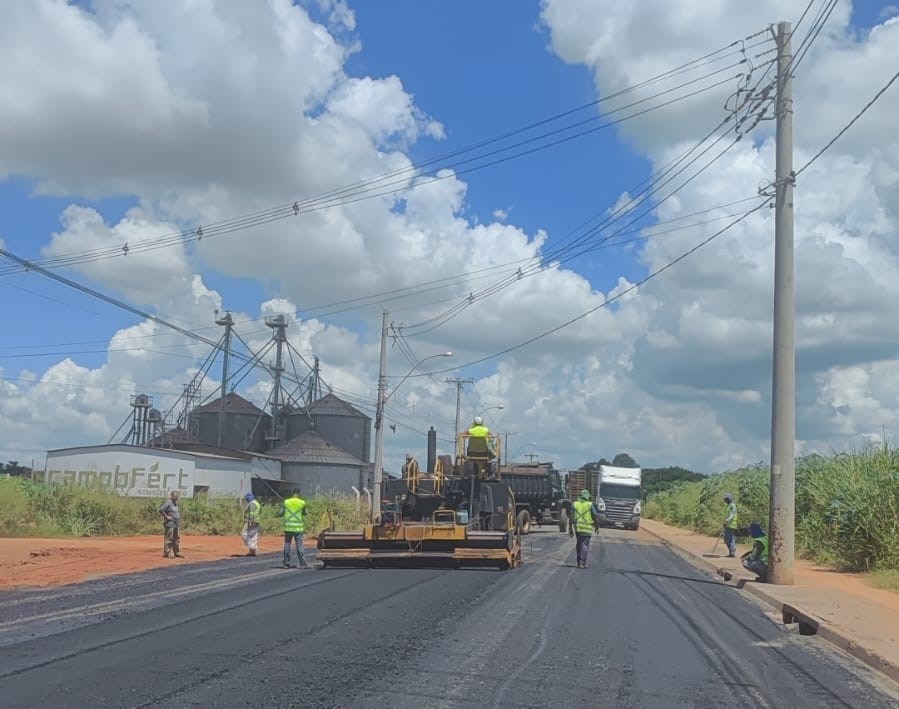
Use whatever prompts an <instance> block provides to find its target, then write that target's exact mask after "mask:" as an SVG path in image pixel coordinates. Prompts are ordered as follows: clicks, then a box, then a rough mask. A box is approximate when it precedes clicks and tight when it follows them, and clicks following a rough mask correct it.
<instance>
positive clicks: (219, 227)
mask: <svg viewBox="0 0 899 709" xmlns="http://www.w3.org/2000/svg"><path fill="white" fill-rule="evenodd" d="M766 41H767V40H766ZM766 41H762V42H759V43H757V44H754V45H750V47H753V46H759V45H761V44H764V43H765V42H766ZM738 44H740V41H736V42H733V43H731V44H730V45H727V46H726V47H723V48H721V49H719V50H716V51H714V52H710V53H708V54H706V55H703V56H702V57H700V58H698V59H695V60H692V61H691V62H687V63H685V64H683V65H681V66H680V67H678V68H676V69H673V70H669V71H667V72H663V73H662V74H660V75H657V76H656V77H653V78H652V79H648V80H646V81H643V82H640V83H639V84H636V85H635V86H631V87H627V88H626V89H623V90H621V91H619V92H616V93H613V94H610V95H608V96H604V97H601V98H599V99H596V100H595V101H592V102H589V103H587V104H583V105H582V106H579V107H577V108H575V109H571V110H568V111H565V112H562V113H559V114H556V115H555V116H552V117H550V118H547V119H543V120H541V121H538V122H536V123H532V124H530V125H529V126H525V127H524V128H520V129H516V130H514V131H510V132H507V133H505V134H503V135H501V136H498V137H496V138H492V139H488V140H486V141H482V142H480V143H478V144H476V145H475V146H473V147H469V148H464V149H461V150H458V151H455V152H453V153H449V154H448V156H443V158H441V157H438V158H433V159H431V160H428V161H425V162H423V163H418V164H416V165H412V166H410V167H408V168H404V169H403V170H400V171H394V172H393V173H388V174H387V176H382V177H378V178H373V179H372V180H368V181H363V182H360V183H356V184H355V185H352V186H349V187H346V188H341V189H338V190H332V191H331V192H326V193H323V194H322V195H319V196H318V197H313V198H310V199H308V200H304V201H303V202H299V201H297V202H294V203H293V204H292V205H284V206H281V207H277V208H273V209H270V210H263V211H260V212H255V213H252V214H249V215H244V216H242V217H236V218H234V219H231V220H227V221H224V222H219V223H216V224H210V225H207V226H206V227H205V228H204V227H202V226H201V227H197V228H196V229H191V230H185V231H182V232H177V233H174V234H170V235H168V236H163V237H158V238H155V239H146V240H141V241H139V242H134V243H132V244H131V245H130V246H129V244H128V243H124V244H122V245H121V246H116V247H109V248H104V249H95V250H92V251H88V252H74V253H71V254H61V255H59V256H56V257H51V258H48V259H43V260H34V261H32V262H30V263H31V264H41V265H44V266H48V267H49V266H53V267H59V266H61V265H72V264H74V263H83V262H91V261H94V260H99V259H100V258H111V257H116V256H122V255H127V254H129V253H134V252H139V251H142V250H148V248H149V247H152V248H162V247H164V246H169V245H173V244H174V243H183V242H186V241H189V240H194V239H196V240H202V239H203V238H210V237H211V236H214V235H218V234H224V233H231V232H233V231H238V230H242V229H246V228H250V227H252V226H259V225H262V224H266V223H269V222H271V221H274V220H275V219H282V218H287V217H289V216H297V215H298V214H300V213H305V212H308V211H316V210H318V209H323V208H330V207H333V206H337V205H340V204H348V203H352V202H355V201H358V200H357V199H349V198H350V197H353V196H358V195H361V194H367V193H369V192H371V191H377V190H380V189H382V188H383V187H386V186H389V185H390V184H396V182H393V183H386V184H385V183H384V180H385V178H386V179H389V178H391V177H394V176H396V175H397V174H398V173H403V172H409V171H411V172H413V173H414V172H419V171H420V170H421V169H422V168H423V167H426V166H428V165H429V164H434V163H435V162H438V161H439V160H440V159H445V158H446V157H455V156H457V155H461V154H465V153H466V152H471V151H472V150H474V149H478V148H481V147H485V146H487V145H491V144H493V143H496V142H500V141H502V140H504V139H507V138H509V137H513V136H515V135H519V134H521V133H524V132H527V131H528V130H532V129H533V128H535V127H539V126H542V125H545V124H547V123H550V122H552V121H555V120H559V119H561V118H563V117H566V116H568V115H571V114H572V113H575V112H577V111H581V110H584V109H585V108H589V107H592V106H596V105H598V104H600V103H603V102H605V101H609V100H612V99H614V98H619V97H621V96H623V95H626V94H627V93H631V92H633V91H636V90H638V89H639V88H643V87H646V86H648V85H651V84H652V83H657V82H659V81H662V80H664V79H668V78H671V77H673V76H677V75H679V74H682V73H686V72H687V71H690V70H692V69H690V67H691V66H694V65H696V64H698V63H700V62H702V61H704V60H706V59H710V58H711V57H713V56H715V55H718V54H721V52H723V51H725V50H727V49H729V48H733V47H735V46H736V45H738ZM746 49H747V47H745V46H744V47H743V48H742V49H739V50H734V51H731V52H729V53H728V54H725V55H723V56H722V57H719V58H718V59H716V60H715V61H719V60H720V59H722V58H726V57H729V56H733V55H742V56H743V57H744V59H743V60H741V61H739V62H736V63H734V64H732V65H731V66H729V67H724V68H723V69H717V70H715V71H713V72H710V73H708V74H706V75H704V76H702V77H699V78H697V79H692V80H690V81H687V82H684V83H682V84H680V85H679V86H676V87H673V88H669V89H666V90H665V91H662V92H660V93H657V94H655V95H654V96H650V97H647V98H644V99H641V100H639V101H636V102H633V103H631V104H628V105H627V106H622V107H619V108H616V109H615V110H614V111H613V112H612V113H614V112H618V111H622V110H625V109H626V108H629V107H633V106H636V105H638V104H640V103H644V102H646V101H649V100H652V99H653V98H658V97H659V96H662V95H664V94H666V93H670V92H672V91H676V90H678V89H679V88H684V87H686V86H689V85H691V84H694V83H697V82H699V81H702V80H703V79H706V78H709V77H711V76H714V75H715V74H718V73H721V72H723V71H725V70H727V69H729V68H732V67H735V66H738V65H740V64H743V63H745V61H746V60H745V51H746ZM738 76H739V75H738ZM728 80H730V79H728ZM722 83H725V82H722ZM717 85H719V84H713V85H712V86H708V87H704V88H703V89H701V91H705V90H709V89H711V88H714V87H715V86H717ZM682 98H686V97H681V99H682ZM675 100H680V99H675ZM665 105H669V104H668V103H665V104H662V105H659V106H655V107H652V108H650V109H647V111H641V112H638V113H636V114H633V115H630V116H626V117H625V118H622V119H619V120H618V121H614V122H611V123H609V124H604V125H603V126H601V127H600V128H604V127H609V126H610V125H617V124H618V123H620V122H622V121H623V120H629V119H631V118H635V117H637V116H639V115H643V114H644V113H645V112H648V111H650V110H657V109H659V108H662V107H664V106H665ZM597 119H598V116H597V117H594V118H590V119H587V121H581V122H579V123H575V124H572V125H569V126H566V127H564V128H562V129H557V130H555V131H551V132H549V133H545V134H543V135H541V136H537V137H534V138H530V139H528V140H526V141H522V142H520V143H517V144H513V145H511V146H506V147H504V148H501V149H499V150H495V151H492V152H488V153H486V154H483V155H480V156H478V157H475V158H469V159H467V160H464V161H460V162H458V163H455V164H454V165H450V166H448V167H449V168H453V167H456V166H458V165H461V164H465V163H468V162H471V161H473V160H481V159H484V158H486V157H489V156H491V155H495V154H498V153H501V152H505V151H508V150H512V149H514V148H516V147H521V146H522V145H525V144H527V143H531V142H535V141H537V140H541V139H544V138H547V137H551V136H552V135H556V134H558V133H560V132H563V131H565V130H571V129H573V128H576V127H578V126H580V125H583V124H584V123H586V122H590V121H594V120H597ZM597 129H599V128H597ZM597 129H592V130H591V131H586V132H582V133H580V134H577V135H574V136H569V137H567V138H565V139H563V140H562V141H554V142H552V143H549V144H548V145H544V146H540V147H538V148H536V149H532V150H528V151H523V152H520V153H517V154H515V155H512V156H507V157H506V158H502V159H500V160H498V161H493V162H490V163H487V164H486V165H481V166H478V167H476V168H472V169H483V168H485V167H490V166H492V165H495V164H498V163H499V162H505V161H507V160H508V159H513V158H516V157H522V156H524V155H528V154H531V153H532V152H535V151H536V150H543V149H546V148H549V147H553V146H554V145H557V144H559V142H565V141H567V140H571V139H574V138H577V137H581V136H583V135H586V134H588V133H589V132H593V131H595V130H597ZM443 169H447V168H446V167H445V168H443ZM472 169H468V170H463V171H461V172H459V173H458V174H465V173H467V172H470V171H471V170H472ZM439 179H446V178H445V177H437V178H434V179H433V180H429V181H425V182H420V183H417V184H415V185H413V186H420V185H421V184H427V183H428V182H431V181H437V180H439ZM403 182H404V186H403V187H402V188H400V189H399V190H390V191H388V192H377V193H376V194H373V195H369V196H368V197H365V198H366V199H368V198H373V197H378V196H386V195H388V194H393V193H396V192H398V191H404V190H406V189H409V187H410V185H409V184H408V179H407V180H404V181H403ZM145 246H146V247H148V248H144V247H145ZM23 267H24V268H25V269H26V270H27V265H25V266H23ZM16 270H21V269H16ZM7 272H12V271H10V270H9V269H7V270H6V271H0V274H3V273H7Z"/></svg>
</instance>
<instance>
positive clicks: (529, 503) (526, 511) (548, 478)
mask: <svg viewBox="0 0 899 709" xmlns="http://www.w3.org/2000/svg"><path fill="white" fill-rule="evenodd" d="M499 475H500V479H501V480H504V481H505V482H507V483H509V487H511V488H512V493H513V494H514V495H515V520H516V523H517V524H518V528H519V529H520V530H521V533H522V534H528V533H529V532H530V530H531V525H532V524H537V525H541V526H542V525H544V524H553V525H556V526H558V528H559V531H560V532H567V531H568V516H569V510H570V505H567V504H566V502H567V500H566V496H565V490H564V489H563V487H562V478H561V476H560V474H559V471H558V470H556V469H555V468H554V467H553V464H552V463H539V462H537V463H535V462H531V463H512V464H511V465H509V464H507V465H503V466H501V467H500V471H499Z"/></svg>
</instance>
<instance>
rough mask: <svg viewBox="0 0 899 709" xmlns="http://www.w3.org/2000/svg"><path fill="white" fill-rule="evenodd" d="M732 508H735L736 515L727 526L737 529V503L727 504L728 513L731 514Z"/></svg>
mask: <svg viewBox="0 0 899 709" xmlns="http://www.w3.org/2000/svg"><path fill="white" fill-rule="evenodd" d="M731 509H733V511H734V517H733V519H732V520H731V521H730V522H728V523H727V528H728V529H736V528H737V505H736V504H735V503H733V502H731V503H730V504H729V505H728V506H727V513H728V514H730V511H731Z"/></svg>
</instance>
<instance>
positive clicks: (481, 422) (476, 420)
mask: <svg viewBox="0 0 899 709" xmlns="http://www.w3.org/2000/svg"><path fill="white" fill-rule="evenodd" d="M474 424H475V426H483V425H484V419H482V418H481V417H480V416H475V417H474Z"/></svg>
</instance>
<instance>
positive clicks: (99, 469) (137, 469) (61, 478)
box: [43, 451, 194, 497]
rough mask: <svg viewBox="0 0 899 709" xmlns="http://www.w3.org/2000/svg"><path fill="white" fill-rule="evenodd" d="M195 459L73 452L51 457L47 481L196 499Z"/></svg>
mask: <svg viewBox="0 0 899 709" xmlns="http://www.w3.org/2000/svg"><path fill="white" fill-rule="evenodd" d="M193 477H194V463H193V461H192V460H190V459H187V460H184V459H179V458H169V457H166V456H160V455H152V454H145V453H134V452H130V451H103V452H102V453H70V454H67V455H66V454H62V455H58V456H56V455H51V456H48V457H47V467H46V469H45V470H44V475H43V478H44V481H45V482H48V483H65V484H69V485H96V484H99V485H102V486H103V487H107V488H109V489H111V490H113V491H114V492H117V493H118V494H120V495H126V496H127V497H166V496H168V494H169V493H170V492H172V491H173V490H177V491H178V492H180V493H181V496H182V497H193V494H194V485H193Z"/></svg>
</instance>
